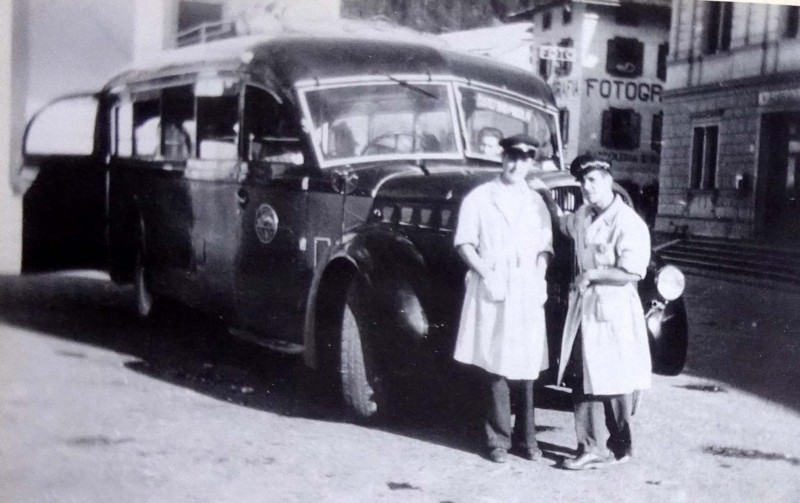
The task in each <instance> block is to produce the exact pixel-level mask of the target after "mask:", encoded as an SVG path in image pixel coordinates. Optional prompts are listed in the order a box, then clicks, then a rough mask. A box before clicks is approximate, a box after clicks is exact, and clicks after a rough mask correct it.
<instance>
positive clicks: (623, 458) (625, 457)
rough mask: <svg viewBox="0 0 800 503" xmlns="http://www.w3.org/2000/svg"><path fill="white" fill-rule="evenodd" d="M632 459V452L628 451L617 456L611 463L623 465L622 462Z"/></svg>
mask: <svg viewBox="0 0 800 503" xmlns="http://www.w3.org/2000/svg"><path fill="white" fill-rule="evenodd" d="M630 460H631V454H630V453H629V452H626V453H625V454H623V455H622V456H619V457H615V458H614V459H613V460H611V464H612V465H621V464H624V463H627V462H628V461H630Z"/></svg>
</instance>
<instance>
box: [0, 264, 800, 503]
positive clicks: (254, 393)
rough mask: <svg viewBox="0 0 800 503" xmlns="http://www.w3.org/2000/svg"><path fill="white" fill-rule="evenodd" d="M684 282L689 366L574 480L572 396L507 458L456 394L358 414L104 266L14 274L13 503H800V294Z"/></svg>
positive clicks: (9, 437) (8, 448) (8, 382)
mask: <svg viewBox="0 0 800 503" xmlns="http://www.w3.org/2000/svg"><path fill="white" fill-rule="evenodd" d="M689 284H690V286H689V290H688V292H687V301H688V305H689V309H690V316H691V325H692V349H691V355H690V362H689V366H688V368H687V370H686V372H685V373H684V374H683V375H681V376H678V377H674V378H660V377H659V378H656V380H655V385H654V388H653V389H652V390H651V391H650V392H648V393H647V394H646V395H645V399H644V404H643V409H642V410H641V411H640V413H639V414H637V416H636V418H635V419H636V424H635V426H636V429H635V440H636V459H635V461H634V462H632V463H630V464H628V465H623V466H619V467H616V468H615V469H613V470H608V471H604V472H589V473H571V472H566V471H563V470H560V469H558V468H557V465H556V462H557V461H558V460H560V459H561V458H563V457H564V456H569V455H572V448H573V447H574V432H573V424H572V417H571V414H570V413H569V411H568V407H566V405H567V403H566V402H565V400H563V398H565V397H563V396H560V395H558V394H554V395H550V396H540V398H541V399H542V400H540V405H541V406H540V408H539V409H537V421H538V424H539V428H540V433H539V440H540V442H541V445H542V447H543V448H544V449H545V450H546V452H547V457H546V459H545V460H544V461H543V462H540V463H530V462H527V461H523V460H522V459H519V458H514V459H512V461H511V462H510V463H508V464H507V465H496V464H493V463H491V462H489V461H487V460H485V459H483V458H482V457H480V456H478V455H476V454H475V452H474V450H475V448H476V444H475V438H476V436H477V434H476V433H475V432H474V431H473V430H471V428H470V423H469V421H468V420H467V419H466V417H467V414H466V413H465V412H464V411H465V410H466V408H464V407H460V406H459V404H455V405H453V406H452V407H451V408H450V409H449V412H448V411H444V409H441V408H440V409H430V408H429V407H427V406H421V407H419V408H418V409H416V414H410V415H409V417H408V418H406V419H405V420H395V421H393V422H390V423H388V424H386V425H384V426H380V427H377V428H367V427H363V426H357V425H353V424H349V423H347V422H343V421H342V420H341V419H340V418H339V417H338V416H337V414H336V412H335V411H331V410H327V409H322V408H319V407H316V406H312V405H309V403H308V401H307V400H304V399H303V398H302V395H300V394H298V391H297V387H296V383H297V381H298V376H299V375H300V374H301V373H302V365H301V364H300V362H299V360H298V359H297V358H288V357H281V356H277V355H272V354H268V353H265V352H262V351H260V350H257V349H254V348H252V347H250V346H248V345H246V344H244V343H239V342H231V341H230V339H229V338H227V337H224V336H223V334H224V331H223V330H222V328H221V327H219V326H216V325H215V324H214V323H213V322H211V321H209V320H205V319H203V318H201V317H198V316H196V315H194V314H193V313H178V314H176V315H175V316H173V317H172V318H170V319H169V320H164V321H162V322H160V323H155V324H150V323H143V322H139V321H137V320H136V319H135V317H134V314H133V310H132V308H131V307H130V291H128V290H125V289H118V288H116V287H114V286H112V285H111V284H109V283H108V282H106V281H104V280H103V279H102V278H99V277H91V276H89V277H87V276H63V275H62V276H57V275H46V276H39V277H30V278H19V277H17V276H15V275H5V276H0V501H4V502H6V501H8V502H37V503H38V502H44V501H58V502H67V501H76V502H87V501H97V502H104V501H136V502H147V501H153V502H162V501H163V502H182V501H187V502H192V501H209V502H217V501H231V502H242V501H425V502H427V501H430V502H445V501H452V502H472V501H477V502H489V501H492V502H494V501H498V502H499V501H512V502H513V501H520V502H522V501H533V500H538V501H548V500H551V501H611V500H615V501H637V502H638V501H670V502H672V501H675V502H684V501H685V502H695V501H731V502H738V501H754V502H755V501H759V502H761V501H787V502H788V501H797V495H798V494H800V395H798V386H797V382H798V380H799V378H800V370H798V366H797V364H796V362H797V361H798V357H800V342H799V340H798V336H800V334H798V333H797V330H798V329H797V327H798V326H800V325H798V321H799V320H798V318H799V317H800V310H798V309H797V308H798V306H799V305H800V296H798V295H790V294H786V293H780V294H775V293H772V292H770V291H768V290H759V289H755V288H753V287H750V286H744V285H736V284H730V283H725V282H719V281H710V280H706V279H700V278H694V277H691V278H690V283H689ZM545 399H546V400H545ZM461 401H465V402H468V401H469V399H468V398H467V399H462V400H461ZM443 411H444V412H443Z"/></svg>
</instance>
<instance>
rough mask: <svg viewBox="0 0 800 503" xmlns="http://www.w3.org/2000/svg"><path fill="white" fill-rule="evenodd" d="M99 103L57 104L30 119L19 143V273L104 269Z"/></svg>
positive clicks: (79, 98) (76, 99)
mask: <svg viewBox="0 0 800 503" xmlns="http://www.w3.org/2000/svg"><path fill="white" fill-rule="evenodd" d="M98 111H99V100H98V97H97V96H94V95H75V96H70V97H65V98H62V99H59V100H57V101H55V102H53V103H51V104H50V105H48V106H47V107H45V108H44V109H43V110H41V111H40V112H39V113H37V114H36V115H35V116H34V117H33V119H31V121H30V123H29V124H28V127H27V129H26V131H25V137H24V140H23V146H22V148H23V166H22V168H21V172H20V178H21V180H22V183H23V189H25V188H26V187H25V185H28V187H27V190H25V192H24V196H23V199H22V272H23V273H34V272H45V271H56V270H65V269H105V268H106V266H107V263H106V262H107V250H106V175H107V164H106V159H105V156H104V154H103V151H102V150H103V149H102V148H101V147H100V146H99V144H100V143H101V142H100V141H99V139H100V137H99V135H100V134H101V133H100V131H101V130H103V128H98V127H97V118H98Z"/></svg>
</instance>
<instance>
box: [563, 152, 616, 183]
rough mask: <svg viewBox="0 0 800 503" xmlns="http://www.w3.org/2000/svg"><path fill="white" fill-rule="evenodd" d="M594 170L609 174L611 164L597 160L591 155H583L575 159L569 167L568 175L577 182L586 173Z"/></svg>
mask: <svg viewBox="0 0 800 503" xmlns="http://www.w3.org/2000/svg"><path fill="white" fill-rule="evenodd" d="M596 169H599V170H602V171H605V172H606V173H608V174H611V163H610V162H608V161H604V160H602V159H598V158H597V157H595V156H593V155H591V154H583V155H579V156H578V157H576V158H575V160H573V161H572V163H571V164H570V165H569V173H570V174H571V175H572V176H574V177H575V178H576V179H578V181H580V180H582V179H583V176H584V175H585V174H586V173H588V172H590V171H594V170H596Z"/></svg>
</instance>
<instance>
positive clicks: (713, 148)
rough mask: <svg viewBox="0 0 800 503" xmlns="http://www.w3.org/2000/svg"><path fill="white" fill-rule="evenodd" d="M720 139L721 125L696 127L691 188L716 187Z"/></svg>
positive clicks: (705, 188) (693, 136)
mask: <svg viewBox="0 0 800 503" xmlns="http://www.w3.org/2000/svg"><path fill="white" fill-rule="evenodd" d="M718 141H719V126H700V127H696V128H694V134H693V135H692V172H691V179H690V180H689V183H690V185H689V187H690V188H692V189H704V190H711V189H714V188H715V187H716V185H717V143H718Z"/></svg>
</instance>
